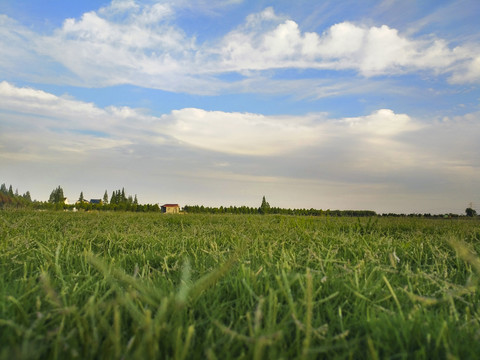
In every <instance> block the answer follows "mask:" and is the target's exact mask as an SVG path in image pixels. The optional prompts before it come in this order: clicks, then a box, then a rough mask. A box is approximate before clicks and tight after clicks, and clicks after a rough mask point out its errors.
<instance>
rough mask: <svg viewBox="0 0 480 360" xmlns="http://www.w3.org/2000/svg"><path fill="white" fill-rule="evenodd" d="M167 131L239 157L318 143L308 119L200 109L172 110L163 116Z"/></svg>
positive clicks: (317, 133)
mask: <svg viewBox="0 0 480 360" xmlns="http://www.w3.org/2000/svg"><path fill="white" fill-rule="evenodd" d="M162 120H164V121H165V122H167V123H170V125H169V126H168V128H167V129H168V130H167V132H168V133H169V134H170V135H171V136H173V137H175V138H177V139H178V140H180V141H182V142H184V143H186V144H189V145H193V146H198V147H200V148H204V149H208V150H214V151H219V152H224V153H231V154H242V155H277V154H280V153H288V152H290V151H292V150H294V149H296V148H301V147H305V146H311V145H313V144H317V143H318V142H319V141H321V138H322V133H321V130H320V127H319V126H318V125H316V124H315V123H314V122H313V121H312V120H313V119H311V118H309V117H306V118H302V117H280V116H278V117H276V116H264V115H260V114H250V113H226V112H222V111H205V110H202V109H193V108H192V109H182V110H175V111H172V113H171V114H169V115H164V116H163V117H162Z"/></svg>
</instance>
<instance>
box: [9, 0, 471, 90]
mask: <svg viewBox="0 0 480 360" xmlns="http://www.w3.org/2000/svg"><path fill="white" fill-rule="evenodd" d="M181 6H187V4H185V3H183V5H181V4H180V5H179V4H177V3H175V2H160V3H154V4H146V5H145V4H144V5H140V4H137V3H136V2H133V1H113V2H112V3H111V4H110V5H109V6H107V7H104V8H102V9H100V10H98V11H91V12H87V13H85V14H83V15H82V16H81V17H80V18H78V19H67V20H65V21H64V23H63V25H62V27H60V28H58V29H57V30H56V31H54V32H53V33H52V34H50V35H40V34H36V33H34V32H32V31H31V30H29V29H28V28H26V27H23V26H21V25H19V24H18V23H16V22H15V21H14V20H12V19H9V18H8V17H6V16H4V15H2V16H1V17H0V35H2V36H1V39H0V44H1V45H2V48H3V49H5V51H4V56H3V57H2V59H0V75H1V73H2V72H4V73H5V74H11V73H16V74H18V75H17V76H19V77H23V78H24V79H28V80H32V79H38V78H39V77H42V76H43V77H44V78H47V79H48V80H47V81H49V82H56V83H58V82H60V83H70V84H75V85H78V84H82V85H84V86H109V85H115V84H134V85H139V86H144V87H150V88H158V89H164V90H168V91H175V92H189V93H201V94H218V93H222V92H225V91H233V92H235V91H237V89H239V85H238V82H241V80H240V81H236V82H230V81H226V80H221V75H222V74H225V73H228V72H238V73H240V74H242V75H243V76H244V77H245V78H246V79H251V80H255V79H259V78H272V74H274V73H275V72H271V70H275V69H286V68H293V69H329V70H337V71H341V70H354V71H356V72H358V73H359V74H361V75H363V76H365V77H372V76H379V75H398V74H403V73H412V72H418V71H428V72H431V73H433V74H447V76H449V77H450V81H451V82H452V83H478V82H479V81H480V65H479V64H480V61H479V59H480V51H479V50H478V47H475V46H472V45H469V44H461V45H458V46H456V47H451V46H449V44H448V43H447V42H446V41H445V40H444V39H440V38H435V37H433V36H431V37H429V38H420V39H418V38H417V39H416V38H410V37H407V36H406V35H402V34H401V33H400V32H399V31H398V30H397V29H394V28H391V27H389V26H387V25H381V26H365V25H362V24H355V23H351V22H340V23H337V24H335V25H333V26H331V27H330V28H328V29H326V30H325V31H324V32H323V33H316V32H304V31H302V30H301V28H300V26H299V25H298V24H297V23H296V22H295V21H293V20H292V19H289V18H287V17H285V16H279V15H277V14H276V13H275V12H274V10H273V8H267V9H265V10H264V11H262V12H260V13H256V14H251V15H249V16H247V18H246V19H245V22H244V23H243V24H242V25H240V26H239V27H238V28H236V29H234V30H232V31H231V32H229V33H227V34H225V35H224V36H221V37H220V38H218V39H211V40H207V41H205V42H203V43H197V40H196V38H195V37H194V36H189V35H187V34H186V33H185V32H184V31H183V29H181V28H180V27H179V26H178V25H176V16H177V12H178V11H179V8H180V7H181ZM192 6H193V5H192ZM195 6H198V7H203V6H206V5H205V4H204V3H203V2H201V1H200V2H198V3H197V4H196V5H195ZM216 6H220V4H217V5H213V7H216ZM51 59H53V60H54V63H52V61H51ZM55 63H56V65H59V64H60V65H61V66H63V67H64V69H59V68H58V67H57V69H55V70H56V71H54V69H53V68H52V66H53V65H55ZM36 69H42V70H41V71H43V73H39V71H40V70H38V71H37V70H36ZM65 69H68V71H69V72H67V71H65ZM258 83H259V84H260V82H258ZM287 88H288V87H287ZM256 91H257V92H262V91H269V90H268V88H263V87H262V86H258V87H257V88H256ZM285 91H288V90H285Z"/></svg>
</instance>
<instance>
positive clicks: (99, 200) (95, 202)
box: [90, 199, 102, 205]
mask: <svg viewBox="0 0 480 360" xmlns="http://www.w3.org/2000/svg"><path fill="white" fill-rule="evenodd" d="M90 204H98V205H101V204H102V199H90Z"/></svg>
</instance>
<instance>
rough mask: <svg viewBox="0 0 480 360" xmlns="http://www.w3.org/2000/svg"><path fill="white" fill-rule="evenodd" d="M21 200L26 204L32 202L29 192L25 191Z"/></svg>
mask: <svg viewBox="0 0 480 360" xmlns="http://www.w3.org/2000/svg"><path fill="white" fill-rule="evenodd" d="M23 198H24V199H25V200H26V201H27V202H32V196H31V195H30V191H27V192H26V193H25V194H23Z"/></svg>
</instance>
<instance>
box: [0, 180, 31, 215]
mask: <svg viewBox="0 0 480 360" xmlns="http://www.w3.org/2000/svg"><path fill="white" fill-rule="evenodd" d="M31 204H32V197H31V196H30V192H29V191H27V192H26V193H24V194H23V195H20V194H19V193H18V189H16V190H15V192H14V191H13V187H12V185H10V186H9V187H8V188H7V185H5V183H3V184H2V185H1V186H0V209H7V208H21V207H27V206H30V205H31Z"/></svg>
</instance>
